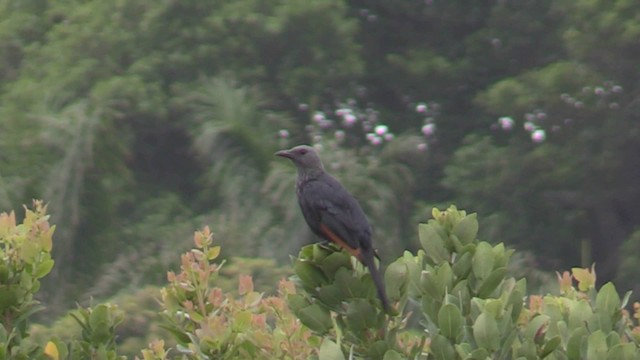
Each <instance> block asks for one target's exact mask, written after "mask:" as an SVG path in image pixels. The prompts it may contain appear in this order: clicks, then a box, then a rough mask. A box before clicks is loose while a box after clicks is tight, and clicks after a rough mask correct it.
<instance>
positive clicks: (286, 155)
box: [274, 150, 292, 159]
mask: <svg viewBox="0 0 640 360" xmlns="http://www.w3.org/2000/svg"><path fill="white" fill-rule="evenodd" d="M274 155H275V156H281V157H284V158H287V159H291V158H292V156H291V153H290V152H289V150H280V151H278V152H276V153H275V154H274Z"/></svg>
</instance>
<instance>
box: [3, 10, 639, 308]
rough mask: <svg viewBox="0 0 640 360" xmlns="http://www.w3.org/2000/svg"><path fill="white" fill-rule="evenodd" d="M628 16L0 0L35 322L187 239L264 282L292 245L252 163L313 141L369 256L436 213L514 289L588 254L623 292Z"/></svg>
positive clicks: (277, 195)
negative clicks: (32, 210)
mask: <svg viewBox="0 0 640 360" xmlns="http://www.w3.org/2000/svg"><path fill="white" fill-rule="evenodd" d="M639 14H640V4H638V3H637V2H635V1H632V0H614V1H611V0H606V1H605V0H559V1H550V0H525V1H497V0H496V1H486V2H473V3H469V2H463V1H430V0H427V1H413V0H406V1H401V2H389V1H384V0H376V1H366V2H364V1H341V0H309V1H302V2H301V1H285V0H278V1H271V2H268V3H265V2H262V1H257V0H233V1H164V2H157V1H150V0H137V1H119V0H100V1H76V0H69V1H56V2H53V1H45V0H1V1H0V208H1V209H3V210H8V209H11V208H18V207H19V206H20V205H21V204H24V203H30V202H31V199H32V198H41V197H42V198H44V199H46V200H47V202H49V203H50V204H51V206H50V210H51V212H52V222H53V223H55V224H57V226H58V228H57V231H56V236H55V247H54V249H53V258H54V259H55V260H56V266H55V267H54V269H53V272H52V274H51V275H50V276H48V277H47V278H45V279H43V284H42V287H43V288H42V291H41V292H40V293H39V294H40V297H41V300H42V301H43V303H44V304H45V305H46V306H47V312H45V313H43V314H45V315H44V316H48V317H52V316H53V315H56V314H58V313H60V312H62V311H65V310H66V309H68V308H70V307H73V306H74V303H75V302H76V301H87V300H88V299H89V298H90V297H92V296H93V297H107V296H112V295H114V294H116V293H120V294H126V293H129V292H131V293H133V290H134V289H135V290H138V289H140V288H141V287H143V286H145V285H153V284H160V283H163V282H164V281H165V270H166V269H168V268H172V267H173V268H175V267H176V266H177V262H176V260H175V259H176V256H175V255H176V254H178V253H180V252H183V251H186V250H187V249H189V247H190V240H189V239H190V234H191V232H192V229H194V228H199V227H201V226H202V225H203V224H209V225H211V227H212V229H213V231H214V232H215V234H216V239H218V241H219V242H220V243H221V244H222V246H223V247H224V249H225V254H226V256H236V257H245V258H254V257H260V258H265V259H272V260H275V262H274V263H271V265H266V266H267V267H268V268H270V269H273V270H271V271H273V273H274V274H280V272H279V271H280V270H279V269H278V268H277V266H276V264H290V261H289V258H288V257H289V255H290V254H295V253H297V251H298V249H299V248H300V246H301V245H302V244H304V243H306V242H308V241H310V240H312V237H311V236H310V235H309V232H308V230H307V229H306V225H305V224H304V223H303V221H302V218H301V216H300V214H299V210H298V209H297V204H296V203H295V198H294V193H293V190H292V186H293V181H294V170H293V168H292V167H291V166H290V164H287V163H285V162H283V161H278V159H274V158H273V157H272V154H273V152H274V151H275V150H277V149H279V148H283V147H288V146H292V145H296V144H299V143H312V144H315V145H316V146H318V147H319V148H321V149H322V157H323V159H324V161H325V164H326V165H327V167H328V168H329V169H330V171H331V172H332V173H334V174H335V175H336V176H337V177H338V178H340V179H341V180H342V181H343V182H344V183H345V184H346V185H347V187H348V188H349V189H351V190H352V191H353V192H354V193H355V195H356V196H357V197H358V198H359V199H360V200H361V202H362V205H363V206H364V208H365V211H366V212H367V214H368V215H369V217H370V219H371V221H372V223H373V224H374V227H375V233H376V239H375V242H376V244H377V247H378V248H379V252H380V254H381V255H382V259H383V261H386V262H389V261H392V260H394V259H396V258H397V257H398V256H399V255H400V254H401V253H402V251H403V250H404V249H411V250H415V249H417V248H418V246H419V241H418V238H417V236H416V231H415V228H416V224H417V222H418V220H424V219H426V217H427V214H428V212H429V211H430V209H431V207H432V206H433V205H438V204H449V203H455V204H458V206H460V207H461V208H465V209H467V210H469V211H478V212H480V213H481V214H483V216H482V224H481V227H480V228H481V229H482V231H481V234H480V237H481V238H490V239H499V240H500V241H504V242H505V243H506V244H507V245H508V246H512V247H516V248H518V249H520V250H522V252H520V253H524V254H525V255H524V256H523V257H522V258H521V259H519V260H520V263H521V264H522V265H521V266H522V267H524V268H525V269H526V270H527V272H529V273H533V271H531V270H530V269H532V268H537V269H541V270H545V271H550V270H556V269H563V268H569V267H571V266H574V265H580V264H581V265H583V266H588V265H590V264H591V263H592V262H595V263H596V267H597V269H598V275H599V276H598V281H599V282H600V281H602V282H605V281H607V280H611V279H617V280H618V282H617V283H616V284H617V287H618V289H620V290H626V289H629V288H632V287H634V288H636V290H639V289H637V288H638V286H639V285H638V282H637V276H635V273H636V269H637V266H638V265H640V253H639V252H638V251H634V249H637V248H638V246H639V245H638V241H639V240H638V239H640V237H639V235H638V231H640V230H639V229H638V224H640V210H639V209H638V207H637V204H638V202H639V200H640V187H638V184H639V183H640V156H639V155H640V141H639V140H640V125H639V124H640V122H639V117H640V107H639V104H640V102H639V101H640V100H639V99H640V86H639V84H640V83H639V79H640V72H639V71H638V63H639V61H638V60H639V59H638V56H637V54H640V42H638V39H639V38H640V22H638V21H637V19H638V16H639ZM177 239H184V241H179V240H177ZM516 260H518V259H516ZM516 262H517V261H516ZM232 263H233V262H232ZM239 263H240V264H242V261H240V262H239ZM255 267H256V268H257V269H261V268H262V269H264V267H265V265H264V264H256V265H255ZM262 272H263V270H258V271H256V273H262ZM275 276H278V275H274V277H275ZM274 283H275V282H273V281H267V282H265V284H267V286H271V289H262V290H271V291H275V289H273V284H274ZM257 286H258V285H257ZM638 293H640V291H636V294H638Z"/></svg>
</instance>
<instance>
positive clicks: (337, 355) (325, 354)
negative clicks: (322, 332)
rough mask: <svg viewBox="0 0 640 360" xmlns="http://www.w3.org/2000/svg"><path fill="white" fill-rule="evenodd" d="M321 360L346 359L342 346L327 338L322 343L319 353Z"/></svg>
mask: <svg viewBox="0 0 640 360" xmlns="http://www.w3.org/2000/svg"><path fill="white" fill-rule="evenodd" d="M318 359H319V360H345V357H344V354H343V353H342V350H340V346H338V344H336V343H334V342H333V341H331V340H329V339H327V338H325V339H324V340H323V341H322V345H320V351H319V353H318Z"/></svg>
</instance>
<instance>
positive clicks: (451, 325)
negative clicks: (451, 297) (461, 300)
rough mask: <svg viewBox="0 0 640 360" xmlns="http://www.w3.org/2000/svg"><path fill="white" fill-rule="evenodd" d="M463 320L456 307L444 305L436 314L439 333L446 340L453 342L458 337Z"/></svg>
mask: <svg viewBox="0 0 640 360" xmlns="http://www.w3.org/2000/svg"><path fill="white" fill-rule="evenodd" d="M463 322H464V318H463V317H462V313H461V312H460V309H458V307H457V306H455V305H453V304H444V305H442V307H441V308H440V311H439V312H438V327H439V328H440V333H441V334H442V335H444V336H445V337H447V338H448V339H451V340H454V341H455V339H457V338H458V336H459V335H460V330H461V329H462V324H463Z"/></svg>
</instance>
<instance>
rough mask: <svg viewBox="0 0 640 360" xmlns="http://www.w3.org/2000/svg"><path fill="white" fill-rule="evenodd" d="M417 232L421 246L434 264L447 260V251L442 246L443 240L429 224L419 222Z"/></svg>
mask: <svg viewBox="0 0 640 360" xmlns="http://www.w3.org/2000/svg"><path fill="white" fill-rule="evenodd" d="M418 233H419V236H420V244H421V245H422V248H423V249H424V251H425V252H426V254H427V256H428V257H429V258H430V259H431V260H432V261H433V263H434V264H441V263H442V262H444V261H448V260H449V252H448V251H447V249H446V248H445V246H444V240H443V239H442V237H440V235H438V233H437V232H436V230H435V229H434V228H433V227H432V226H431V225H429V224H420V225H419V227H418Z"/></svg>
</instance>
